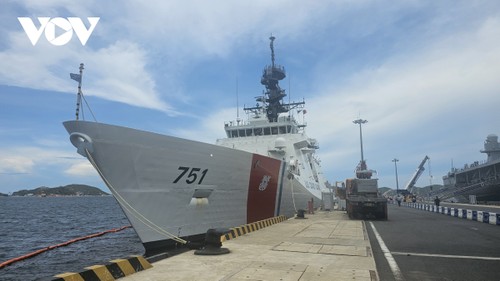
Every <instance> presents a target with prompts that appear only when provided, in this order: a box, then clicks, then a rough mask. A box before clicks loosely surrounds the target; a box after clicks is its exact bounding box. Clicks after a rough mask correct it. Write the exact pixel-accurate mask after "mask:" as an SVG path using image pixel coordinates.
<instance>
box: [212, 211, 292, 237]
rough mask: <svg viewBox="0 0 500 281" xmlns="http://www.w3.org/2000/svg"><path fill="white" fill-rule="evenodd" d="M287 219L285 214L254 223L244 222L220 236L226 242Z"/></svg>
mask: <svg viewBox="0 0 500 281" xmlns="http://www.w3.org/2000/svg"><path fill="white" fill-rule="evenodd" d="M285 220H286V217H285V216H278V217H272V218H269V219H265V220H261V221H256V222H253V223H249V224H244V225H242V226H238V227H234V228H231V229H229V230H230V232H229V233H226V234H224V235H222V236H221V237H220V241H221V242H224V241H227V240H231V239H234V238H236V237H238V236H241V235H245V234H247V233H250V232H252V231H256V230H259V229H262V228H264V227H268V226H270V225H273V224H276V223H280V222H282V221H285Z"/></svg>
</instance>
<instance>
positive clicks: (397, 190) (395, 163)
mask: <svg viewBox="0 0 500 281" xmlns="http://www.w3.org/2000/svg"><path fill="white" fill-rule="evenodd" d="M398 161H399V160H398V159H396V158H394V159H392V162H394V168H395V169H396V194H399V180H398V165H397V162H398Z"/></svg>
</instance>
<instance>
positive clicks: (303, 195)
mask: <svg viewBox="0 0 500 281" xmlns="http://www.w3.org/2000/svg"><path fill="white" fill-rule="evenodd" d="M270 39H271V44H270V46H271V58H272V64H271V65H269V66H266V67H265V69H264V72H263V75H262V79H261V83H262V84H263V85H264V86H265V88H266V90H265V92H264V93H263V96H261V97H258V98H257V102H258V103H257V105H256V106H255V107H251V108H244V110H245V111H246V112H247V113H249V114H248V116H249V117H248V120H247V121H240V120H237V121H235V122H228V123H226V124H225V126H224V128H225V131H226V134H227V138H224V139H219V140H217V143H216V145H213V144H207V143H202V142H198V141H192V140H187V139H182V138H177V137H173V136H167V135H161V134H157V133H152V132H146V131H140V130H135V129H130V128H126V127H120V126H114V125H107V124H103V123H98V122H89V121H81V120H78V110H77V120H74V121H67V122H64V126H65V128H66V130H67V131H68V133H69V134H70V140H71V143H72V144H73V145H74V146H75V147H76V148H77V149H78V153H79V154H81V155H83V156H84V157H86V158H88V160H89V161H90V162H91V163H92V165H93V166H94V168H95V169H96V170H97V171H98V173H99V175H100V176H101V177H102V179H103V181H104V182H105V184H106V185H107V186H108V188H109V190H110V191H111V192H112V194H113V195H114V197H115V198H116V199H117V201H118V203H119V204H120V206H121V208H122V209H123V211H124V212H125V214H126V216H127V217H128V219H129V220H130V223H131V224H132V226H133V227H134V229H135V231H136V232H137V234H138V236H139V237H140V239H141V241H142V242H143V244H144V246H145V248H146V255H152V254H156V253H159V252H162V251H164V250H167V249H169V248H171V247H177V246H179V245H180V244H185V243H186V242H187V241H194V240H199V239H203V238H204V235H205V233H206V231H207V230H208V229H210V228H231V227H236V226H239V225H243V224H246V223H251V222H255V221H259V220H262V219H266V218H271V217H275V216H279V215H284V216H287V217H292V216H294V215H295V213H296V212H297V210H299V209H307V207H308V202H309V201H313V204H314V207H318V206H319V205H320V202H321V199H322V194H328V193H329V190H328V189H327V187H326V186H325V183H326V180H325V179H324V176H323V173H322V172H321V167H320V163H319V160H318V159H317V158H316V156H315V151H316V149H318V143H317V141H316V140H315V139H311V138H309V137H307V136H306V134H305V131H304V128H305V125H303V124H299V122H298V121H297V120H296V118H295V117H296V116H298V114H299V113H298V112H300V111H302V114H303V113H304V112H303V111H305V110H304V105H305V103H304V102H303V101H302V102H295V103H288V104H287V103H283V98H284V97H285V96H286V94H285V90H283V89H281V88H280V87H279V85H278V82H279V80H282V79H283V78H285V69H284V68H283V67H282V66H279V65H276V64H275V63H274V46H273V42H274V39H275V38H274V37H270ZM82 69H83V65H81V67H80V76H78V75H77V74H72V76H71V77H72V78H73V79H74V80H77V81H79V82H80V83H81V71H82ZM80 85H81V84H80ZM79 88H80V86H79ZM80 93H81V91H79V100H80V99H81V97H80Z"/></svg>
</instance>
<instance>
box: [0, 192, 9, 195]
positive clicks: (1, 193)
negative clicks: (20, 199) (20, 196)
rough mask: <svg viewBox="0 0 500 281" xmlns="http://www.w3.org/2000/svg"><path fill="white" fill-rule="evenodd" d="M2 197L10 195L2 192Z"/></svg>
mask: <svg viewBox="0 0 500 281" xmlns="http://www.w3.org/2000/svg"><path fill="white" fill-rule="evenodd" d="M0 196H9V195H8V194H5V193H1V192H0Z"/></svg>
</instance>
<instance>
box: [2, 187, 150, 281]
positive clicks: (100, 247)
mask: <svg viewBox="0 0 500 281" xmlns="http://www.w3.org/2000/svg"><path fill="white" fill-rule="evenodd" d="M129 224H130V223H129V222H128V220H127V218H126V217H125V215H124V214H123V211H122V210H121V209H120V207H119V206H118V203H117V202H116V200H115V199H114V198H113V197H111V196H102V197H97V196H96V197H94V196H80V197H0V263H2V262H5V261H7V260H10V259H12V258H16V257H19V256H22V255H25V254H28V253H30V252H33V251H36V250H39V249H41V248H46V247H48V246H51V245H56V244H59V243H63V242H66V241H69V240H72V239H75V238H78V237H83V236H87V235H90V234H94V233H99V232H103V231H107V230H110V229H115V228H120V227H122V226H126V225H129ZM142 254H144V247H143V246H142V244H141V242H140V240H139V237H138V236H137V234H136V233H135V231H134V230H133V228H127V229H125V230H122V231H119V232H115V233H108V234H105V235H103V236H100V237H96V238H92V239H89V240H83V241H79V242H76V243H73V244H70V245H68V246H65V247H60V248H56V249H53V250H50V251H47V252H44V253H41V254H39V255H37V256H35V257H32V258H30V259H26V260H23V261H20V262H16V263H14V264H12V265H10V266H6V267H4V268H1V269H0V280H51V279H53V276H54V275H56V274H60V273H64V272H81V271H83V270H84V267H88V266H91V265H96V264H105V263H107V262H109V261H110V260H113V259H117V258H127V257H129V256H130V255H142Z"/></svg>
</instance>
